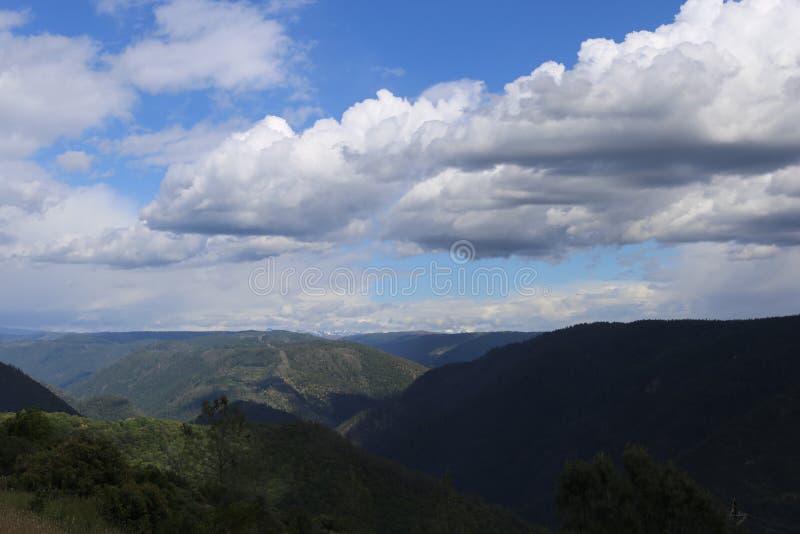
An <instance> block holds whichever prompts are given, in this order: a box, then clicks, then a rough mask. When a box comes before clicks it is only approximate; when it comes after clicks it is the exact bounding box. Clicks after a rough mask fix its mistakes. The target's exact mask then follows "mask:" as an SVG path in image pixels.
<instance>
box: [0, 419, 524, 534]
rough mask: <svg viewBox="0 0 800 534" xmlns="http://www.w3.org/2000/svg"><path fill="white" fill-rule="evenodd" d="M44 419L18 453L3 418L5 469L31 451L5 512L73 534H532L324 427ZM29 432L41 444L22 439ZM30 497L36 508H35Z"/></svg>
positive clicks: (19, 467) (13, 470)
mask: <svg viewBox="0 0 800 534" xmlns="http://www.w3.org/2000/svg"><path fill="white" fill-rule="evenodd" d="M45 418H46V419H45V421H41V420H38V419H39V418H36V419H37V421H36V422H37V424H36V425H35V426H34V425H30V424H28V425H24V424H18V425H15V426H16V427H17V429H15V432H14V434H15V436H14V437H15V438H16V443H14V441H12V440H5V439H3V438H5V437H6V435H5V434H10V433H11V432H10V428H11V427H10V426H9V425H8V424H7V423H8V422H13V421H14V420H15V419H19V416H14V415H11V414H0V458H3V457H5V456H6V454H5V453H7V452H8V449H11V450H18V449H19V447H20V442H21V443H22V444H24V445H25V446H24V448H23V449H22V453H21V454H20V459H19V461H16V462H12V463H11V464H9V465H4V464H3V463H2V462H0V477H3V480H4V483H5V484H7V487H8V489H7V490H6V491H4V492H2V496H3V499H2V501H3V502H2V503H0V505H5V504H6V503H9V504H14V503H18V506H19V507H20V508H21V509H25V510H29V509H33V510H34V511H36V510H39V511H41V510H44V511H45V514H47V512H50V515H51V516H55V515H56V514H53V513H52V511H53V510H59V512H60V513H59V514H57V517H58V518H59V519H62V518H63V519H64V523H65V524H66V525H69V532H109V531H113V532H117V531H120V532H201V533H202V532H209V533H210V532H270V533H275V534H281V533H285V534H289V533H298V532H307V533H320V534H321V533H324V532H327V533H335V532H341V533H344V532H347V533H353V534H361V533H363V534H368V533H375V532H380V533H398V534H399V533H407V532H429V533H436V532H459V533H464V534H471V533H476V534H477V533H486V534H494V533H496V532H502V533H504V534H516V533H530V532H533V530H532V528H531V527H530V526H529V525H528V524H526V522H525V521H523V520H521V519H519V518H518V517H516V516H515V515H514V514H512V513H510V512H508V511H506V510H502V509H500V508H498V507H495V506H490V505H487V504H486V503H485V502H482V501H481V500H479V499H478V498H474V497H468V496H464V495H460V494H458V493H457V492H455V491H454V490H453V489H452V487H451V486H450V485H449V484H448V483H447V482H446V481H441V480H436V479H434V478H431V477H429V476H427V475H424V474H422V473H418V472H414V471H411V470H409V469H406V468H404V467H402V466H400V465H398V464H395V463H394V462H390V461H388V460H385V459H381V458H377V457H374V456H372V455H370V454H368V453H365V452H364V451H362V450H360V449H358V448H357V447H354V446H353V445H352V444H350V443H349V442H347V440H345V439H343V438H342V437H341V436H339V435H337V434H336V433H335V432H333V431H332V430H330V429H327V428H325V427H323V426H321V425H319V424H314V423H307V422H294V423H290V424H281V425H258V424H248V423H246V424H244V425H243V426H241V427H239V426H237V427H235V428H234V427H233V426H231V427H227V428H226V429H225V436H226V439H225V440H224V442H222V443H221V444H220V443H217V442H215V441H214V436H215V434H214V430H215V429H214V428H213V427H205V426H197V425H183V424H181V423H179V422H176V421H161V420H156V419H146V418H141V419H129V420H127V421H120V422H106V421H93V420H88V419H83V418H80V417H74V416H67V415H63V414H47V415H46V416H45ZM29 428H35V429H36V430H38V433H39V434H45V435H46V436H47V437H46V439H41V438H40V439H39V440H37V441H32V440H25V439H21V437H20V436H19V435H16V434H19V433H20V430H22V431H23V432H24V431H26V430H27V429H29ZM24 437H26V436H23V438H24ZM216 445H219V446H220V447H221V448H220V449H217V447H216ZM14 446H16V447H17V449H14V448H13V447H14ZM220 454H221V455H220ZM220 458H222V460H224V462H225V466H226V470H225V473H226V475H228V476H226V477H225V478H223V479H222V480H221V481H220V480H218V479H217V478H216V477H217V472H216V471H215V469H214V466H215V464H216V463H217V462H219V461H220ZM64 475H66V476H64ZM95 481H97V482H95ZM4 488H6V486H5V485H4ZM42 490H46V491H42ZM34 495H36V496H37V497H38V499H39V504H40V506H39V507H32V506H29V504H28V503H30V502H36V501H33V497H34ZM94 508H97V510H93V509H94ZM92 512H94V513H92ZM4 513H6V512H5V510H4V509H0V517H2V516H3V514H4ZM0 523H2V520H0ZM87 523H89V524H87ZM109 523H110V524H109ZM76 525H80V526H76ZM90 527H93V528H90ZM115 527H116V528H115ZM0 531H2V532H6V531H9V532H11V531H14V532H16V530H14V529H13V528H11V529H10V530H3V528H2V525H0Z"/></svg>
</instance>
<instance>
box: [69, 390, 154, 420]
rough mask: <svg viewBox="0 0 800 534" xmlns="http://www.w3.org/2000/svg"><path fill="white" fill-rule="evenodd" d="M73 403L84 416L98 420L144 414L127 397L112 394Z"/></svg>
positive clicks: (120, 418) (128, 417)
mask: <svg viewBox="0 0 800 534" xmlns="http://www.w3.org/2000/svg"><path fill="white" fill-rule="evenodd" d="M73 404H74V405H75V406H76V407H77V408H78V410H80V412H81V413H82V414H83V415H84V416H85V417H88V418H89V419H97V420H98V421H124V420H126V419H131V418H134V417H142V415H144V414H142V412H141V411H140V410H139V409H138V408H136V406H134V405H133V403H132V402H131V401H129V400H128V399H126V398H124V397H115V396H114V395H106V396H102V397H92V398H90V399H84V400H78V401H74V402H73Z"/></svg>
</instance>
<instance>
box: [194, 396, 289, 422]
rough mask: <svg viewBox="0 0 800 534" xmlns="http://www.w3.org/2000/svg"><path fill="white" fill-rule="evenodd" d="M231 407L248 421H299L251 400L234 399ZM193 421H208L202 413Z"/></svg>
mask: <svg viewBox="0 0 800 534" xmlns="http://www.w3.org/2000/svg"><path fill="white" fill-rule="evenodd" d="M231 408H232V409H233V410H236V411H238V412H239V413H241V414H242V416H244V418H245V420H246V421H248V422H250V423H259V424H270V425H274V424H286V423H297V422H299V421H300V419H299V418H297V417H295V416H294V415H292V414H290V413H288V412H284V411H282V410H276V409H275V408H270V407H269V406H266V405H264V404H259V403H257V402H252V401H241V400H239V401H234V402H232V403H231ZM195 422H196V423H198V424H201V425H202V424H207V422H208V421H207V420H206V419H205V418H204V417H203V415H200V416H198V417H197V419H195Z"/></svg>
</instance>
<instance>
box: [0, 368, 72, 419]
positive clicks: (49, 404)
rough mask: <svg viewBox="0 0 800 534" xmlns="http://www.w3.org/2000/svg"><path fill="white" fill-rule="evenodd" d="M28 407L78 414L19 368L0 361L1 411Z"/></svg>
mask: <svg viewBox="0 0 800 534" xmlns="http://www.w3.org/2000/svg"><path fill="white" fill-rule="evenodd" d="M26 408H39V409H40V410H43V411H46V412H64V413H69V414H77V412H76V411H75V410H74V409H73V408H72V407H71V406H70V405H69V404H67V403H66V402H64V401H63V400H62V399H60V398H59V397H57V396H56V395H55V394H54V393H52V392H51V391H50V390H49V389H47V388H46V387H44V386H42V385H41V384H39V383H38V382H36V381H35V380H33V379H32V378H31V377H29V376H27V375H26V374H25V373H23V372H22V371H20V370H19V369H17V368H15V367H13V366H10V365H5V364H3V363H0V412H10V411H17V410H23V409H26Z"/></svg>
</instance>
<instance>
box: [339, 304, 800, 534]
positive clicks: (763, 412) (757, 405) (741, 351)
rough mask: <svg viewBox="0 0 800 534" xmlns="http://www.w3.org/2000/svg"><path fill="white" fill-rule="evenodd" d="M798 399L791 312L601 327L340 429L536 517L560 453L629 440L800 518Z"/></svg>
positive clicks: (551, 341) (409, 394) (421, 384)
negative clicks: (755, 317)
mask: <svg viewBox="0 0 800 534" xmlns="http://www.w3.org/2000/svg"><path fill="white" fill-rule="evenodd" d="M799 398H800V317H786V318H776V319H763V320H753V321H641V322H636V323H632V324H608V323H598V324H590V325H580V326H575V327H572V328H567V329H564V330H560V331H556V332H552V333H548V334H543V335H541V336H539V337H537V338H535V339H533V340H531V341H528V342H526V343H521V344H516V345H510V346H507V347H504V348H501V349H497V350H495V351H493V352H492V353H490V355H488V356H487V357H485V358H481V359H479V360H476V361H474V362H471V363H464V364H458V365H452V366H447V367H443V368H439V369H434V370H432V371H430V372H428V373H427V374H426V375H424V376H423V377H421V378H420V379H419V380H417V381H416V382H415V383H414V384H413V385H412V386H411V387H409V388H408V389H407V390H406V391H405V392H403V393H402V394H401V395H400V396H399V398H398V399H397V400H396V401H391V402H389V403H387V404H386V405H384V406H383V407H380V408H378V409H375V410H374V411H373V412H371V413H369V414H368V415H367V416H365V417H361V418H359V419H358V420H357V421H355V422H354V423H353V424H352V427H351V428H350V429H349V430H348V435H349V436H350V437H351V438H352V439H353V440H355V441H356V442H359V443H361V444H363V445H364V446H365V447H366V448H368V449H370V450H372V451H374V452H377V453H380V454H383V455H386V456H388V457H390V458H394V459H397V460H400V461H401V462H403V463H405V464H406V465H409V466H412V467H415V468H420V469H423V470H425V471H428V472H430V473H432V474H436V475H440V474H442V473H445V472H447V473H450V474H451V476H452V477H453V480H454V481H455V483H456V484H457V485H458V487H461V488H463V489H466V490H469V491H475V492H478V493H480V494H482V495H483V496H485V497H487V498H489V499H490V500H493V501H495V502H500V503H505V504H510V505H513V506H515V507H517V509H519V510H522V511H524V512H525V513H526V514H528V515H529V516H530V517H539V518H541V517H547V516H548V515H550V517H552V515H551V514H552V509H553V495H552V488H553V485H554V482H555V480H556V478H557V475H558V473H559V472H560V470H561V469H562V467H563V465H564V462H565V461H566V460H567V459H569V458H589V457H591V456H592V455H593V454H594V453H596V452H597V451H600V450H605V451H609V452H614V451H619V450H621V449H622V448H623V447H624V445H625V444H626V443H628V442H638V443H642V444H643V445H644V446H646V447H647V448H649V449H650V450H651V451H652V452H653V453H654V454H655V455H656V456H657V457H659V458H662V459H669V460H674V461H675V462H677V463H678V464H679V465H680V466H682V467H684V468H686V469H687V470H688V471H689V473H690V474H691V475H692V476H695V477H696V478H697V479H698V480H699V481H700V482H701V483H702V484H703V485H705V486H706V487H708V488H709V489H711V490H712V491H713V492H714V493H715V494H716V495H717V496H718V497H720V498H721V499H723V500H724V501H729V499H731V498H733V497H734V496H735V497H736V498H737V499H738V501H739V503H740V506H741V508H742V509H744V510H746V511H748V512H750V513H752V514H754V515H755V516H766V517H770V518H774V519H777V520H779V521H782V522H783V523H784V524H800V491H798V488H797V484H796V481H797V480H800V424H799V423H800V400H799Z"/></svg>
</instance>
